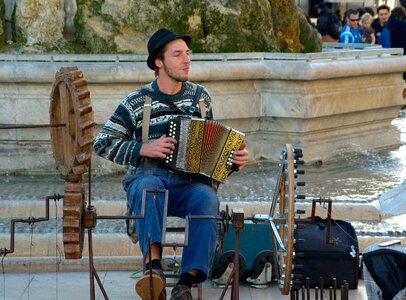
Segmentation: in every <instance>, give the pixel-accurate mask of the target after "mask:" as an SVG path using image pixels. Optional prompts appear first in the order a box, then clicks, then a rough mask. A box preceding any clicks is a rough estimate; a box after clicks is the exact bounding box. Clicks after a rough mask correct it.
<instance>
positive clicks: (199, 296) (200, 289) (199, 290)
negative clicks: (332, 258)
mask: <svg viewBox="0 0 406 300" xmlns="http://www.w3.org/2000/svg"><path fill="white" fill-rule="evenodd" d="M197 299H198V300H202V299H203V287H202V284H201V283H199V284H198V285H197Z"/></svg>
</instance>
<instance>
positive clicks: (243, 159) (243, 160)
mask: <svg viewBox="0 0 406 300" xmlns="http://www.w3.org/2000/svg"><path fill="white" fill-rule="evenodd" d="M247 162H248V150H247V149H246V148H245V144H241V146H240V149H239V150H237V151H235V152H234V154H233V164H236V165H237V166H238V170H241V169H242V168H244V167H245V165H246V164H247Z"/></svg>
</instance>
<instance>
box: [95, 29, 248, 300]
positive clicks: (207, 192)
mask: <svg viewBox="0 0 406 300" xmlns="http://www.w3.org/2000/svg"><path fill="white" fill-rule="evenodd" d="M190 42H191V38H190V37H189V36H186V35H178V34H176V33H174V32H172V31H170V30H168V29H165V28H162V29H160V30H158V31H157V32H155V33H154V34H153V35H152V37H151V38H150V40H149V42H148V52H149V56H148V60H147V65H148V67H149V68H150V69H152V70H155V76H156V79H155V80H154V81H153V82H152V83H150V84H148V85H146V86H144V87H143V88H141V89H139V90H135V91H133V92H131V93H130V94H129V95H128V96H127V97H125V98H124V99H123V100H122V101H121V103H120V105H119V106H118V108H117V109H116V111H115V112H114V113H113V115H112V116H111V117H110V119H109V121H107V123H106V124H105V125H104V127H103V129H102V130H101V132H100V133H99V135H98V136H97V138H96V140H95V143H94V149H95V152H96V154H98V155H100V156H102V157H104V158H107V159H109V160H111V161H113V162H116V163H118V164H122V165H126V166H127V167H128V168H129V172H128V174H127V175H126V176H125V178H124V180H123V186H124V189H125V191H126V192H127V195H128V205H129V208H130V210H131V213H132V214H133V215H140V214H141V208H142V195H143V191H144V189H167V190H168V193H169V199H168V202H169V203H168V214H171V215H177V216H180V217H185V216H186V215H189V214H190V215H218V214H219V200H218V198H217V193H216V192H217V186H216V184H214V183H213V182H212V180H211V179H210V178H208V177H205V176H203V175H200V174H186V173H182V172H174V171H171V170H169V169H168V168H166V167H165V166H163V165H162V164H161V163H160V159H163V158H165V157H166V156H167V155H168V154H170V153H171V151H173V150H174V149H175V144H176V143H177V141H176V140H175V139H174V138H172V137H169V136H166V129H165V128H166V127H167V123H168V121H169V120H170V119H172V118H175V117H178V116H180V115H185V114H186V112H191V111H193V109H192V110H190V107H191V105H192V103H193V102H194V98H195V95H196V91H197V90H198V88H197V87H198V85H196V84H193V83H191V82H189V81H188V75H189V68H190V50H189V46H188V45H189V44H190ZM200 87H201V88H202V91H201V95H200V96H199V98H203V99H204V109H201V108H200V107H199V106H196V107H195V110H194V112H193V116H195V117H201V116H202V113H203V115H204V112H203V111H202V110H206V112H207V113H206V118H207V119H212V118H213V114H212V107H211V99H210V96H209V93H208V92H207V90H206V89H205V88H204V87H202V86H200ZM148 97H150V99H151V100H152V101H151V104H150V105H151V111H150V114H149V116H150V122H149V124H143V120H145V119H148V116H146V115H145V114H146V112H147V110H146V111H145V112H144V108H145V107H147V106H148V104H147V106H145V104H146V103H145V102H146V100H147V99H148ZM145 125H146V126H149V134H148V138H149V139H148V140H147V141H146V140H145V137H144V141H143V138H142V131H143V126H145ZM144 129H145V127H144ZM247 161H248V151H247V150H246V149H245V147H244V146H242V147H241V148H240V150H238V151H235V153H234V155H233V163H234V164H235V165H236V166H237V167H238V168H239V169H241V168H243V167H244V166H245V164H246V163H247ZM163 206H164V196H163V195H161V194H158V195H157V196H156V197H154V195H149V193H148V194H147V197H146V203H145V217H144V219H141V220H137V221H136V227H137V232H138V237H139V243H140V247H141V250H142V254H143V256H144V260H145V262H146V266H145V269H146V270H147V271H146V273H145V274H144V276H143V277H141V278H140V279H139V280H138V281H137V283H136V291H137V293H138V294H139V295H140V297H141V298H142V299H147V298H148V299H149V295H150V286H149V282H150V278H149V267H150V266H149V263H148V262H149V260H150V257H149V256H148V236H150V241H151V249H150V250H151V265H152V279H153V287H154V295H159V299H166V291H165V276H164V273H163V272H162V265H161V255H162V248H161V235H162V218H163V213H164V207H163ZM217 228H218V226H217V223H216V221H214V220H192V221H191V222H190V224H189V231H188V233H189V235H188V238H189V240H188V241H189V243H188V246H187V247H185V248H184V249H183V255H182V265H181V274H180V278H179V281H178V283H177V284H176V286H175V287H174V288H173V290H172V293H171V299H192V297H191V290H190V288H191V286H192V285H193V284H195V283H201V282H203V281H204V280H206V278H207V276H208V273H209V269H210V266H211V262H212V258H213V256H214V252H215V248H216V244H217V231H218V229H217Z"/></svg>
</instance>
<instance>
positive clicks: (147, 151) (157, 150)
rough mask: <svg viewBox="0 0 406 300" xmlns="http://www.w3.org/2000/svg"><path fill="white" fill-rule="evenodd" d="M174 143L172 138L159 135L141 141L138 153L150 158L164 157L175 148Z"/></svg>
mask: <svg viewBox="0 0 406 300" xmlns="http://www.w3.org/2000/svg"><path fill="white" fill-rule="evenodd" d="M176 143H177V142H176V140H175V139H174V138H171V137H167V136H161V137H160V138H159V139H156V140H150V141H148V143H143V144H142V146H141V149H140V155H141V156H146V157H152V158H165V157H166V156H167V155H168V154H170V153H171V152H172V151H173V150H175V144H176Z"/></svg>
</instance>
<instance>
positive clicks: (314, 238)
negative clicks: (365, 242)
mask: <svg viewBox="0 0 406 300" xmlns="http://www.w3.org/2000/svg"><path fill="white" fill-rule="evenodd" d="M317 202H320V200H313V206H312V214H311V217H310V218H306V219H296V220H295V222H296V223H297V230H295V239H296V241H297V242H296V244H295V246H294V249H295V250H294V251H295V258H294V265H295V268H294V269H293V271H292V272H293V273H294V278H295V279H296V284H295V286H296V287H297V288H300V287H302V286H305V287H306V286H307V284H308V283H307V282H306V281H307V280H306V278H309V285H310V287H316V286H317V287H320V288H321V286H320V284H321V282H320V277H322V278H323V287H324V288H329V287H333V283H334V280H333V278H335V279H336V287H337V288H339V287H340V286H341V285H343V284H344V283H345V281H346V282H347V283H348V287H349V288H350V289H356V288H357V286H358V271H359V249H358V240H357V236H356V233H355V230H354V227H353V226H352V225H351V224H350V223H349V222H346V221H343V220H334V219H331V206H332V201H331V200H323V202H327V203H328V205H329V206H328V211H329V213H328V215H327V218H326V219H322V218H320V217H316V216H315V207H316V203H317Z"/></svg>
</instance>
